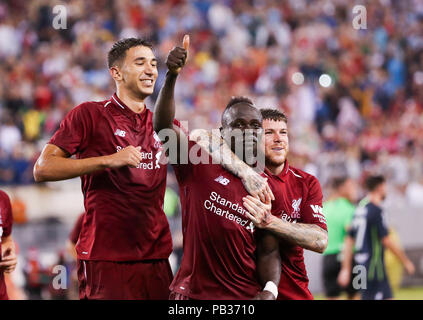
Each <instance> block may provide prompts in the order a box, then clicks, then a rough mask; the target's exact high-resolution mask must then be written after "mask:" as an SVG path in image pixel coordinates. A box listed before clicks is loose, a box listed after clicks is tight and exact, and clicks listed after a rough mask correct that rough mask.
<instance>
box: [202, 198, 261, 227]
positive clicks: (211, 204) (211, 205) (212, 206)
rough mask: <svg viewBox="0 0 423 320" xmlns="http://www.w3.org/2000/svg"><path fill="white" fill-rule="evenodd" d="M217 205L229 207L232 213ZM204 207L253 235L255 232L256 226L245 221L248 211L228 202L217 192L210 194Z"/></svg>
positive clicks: (247, 220) (237, 204)
mask: <svg viewBox="0 0 423 320" xmlns="http://www.w3.org/2000/svg"><path fill="white" fill-rule="evenodd" d="M216 204H219V205H221V206H224V207H227V208H229V209H230V210H231V211H232V212H231V211H229V210H225V209H222V208H220V207H218V206H216ZM203 205H204V208H205V209H206V210H208V211H209V212H211V213H214V214H216V215H218V216H221V217H223V218H225V219H228V220H229V221H233V222H235V223H237V224H239V225H240V226H241V227H245V228H246V229H247V230H248V231H250V232H251V233H253V232H254V224H253V223H252V222H251V221H250V220H249V219H244V218H245V212H246V210H245V209H244V207H243V206H242V205H240V204H239V203H237V202H232V201H230V200H227V199H225V198H223V197H222V196H221V195H220V194H218V193H217V192H215V191H213V192H211V193H210V197H209V199H207V200H205V201H204V203H203ZM236 213H238V214H241V215H243V216H244V217H243V218H241V217H240V216H238V215H237V214H236ZM248 222H250V224H248ZM247 224H248V225H247Z"/></svg>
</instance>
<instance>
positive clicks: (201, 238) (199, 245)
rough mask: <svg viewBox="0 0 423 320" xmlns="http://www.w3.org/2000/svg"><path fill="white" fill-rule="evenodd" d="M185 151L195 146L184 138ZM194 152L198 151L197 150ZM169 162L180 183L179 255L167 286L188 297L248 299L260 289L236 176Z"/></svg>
mask: <svg viewBox="0 0 423 320" xmlns="http://www.w3.org/2000/svg"><path fill="white" fill-rule="evenodd" d="M189 150H190V154H199V153H201V152H198V153H196V152H197V151H199V150H200V146H199V145H198V144H196V143H195V142H192V141H190V142H189ZM196 150H197V151H196ZM206 158H207V159H208V161H209V163H210V164H204V163H198V164H193V163H192V161H190V159H189V163H188V164H177V165H174V170H175V174H176V177H177V180H178V183H179V187H180V198H181V209H182V228H183V230H182V231H183V236H184V240H183V245H184V253H183V258H182V262H181V266H180V268H179V270H178V272H177V274H176V275H175V278H174V280H173V282H172V285H171V287H170V289H171V290H172V291H175V292H177V293H180V294H183V295H185V296H188V297H190V298H191V299H201V300H203V299H206V300H209V299H224V300H237V299H251V298H253V297H254V296H255V295H256V294H257V293H258V292H259V291H260V290H261V287H260V285H259V282H258V278H257V273H256V252H255V251H256V233H257V232H260V231H258V230H257V229H256V228H255V227H254V225H253V223H252V222H251V221H250V220H249V219H248V218H247V217H246V214H245V212H246V209H245V208H244V207H243V200H242V198H243V197H245V196H247V195H248V193H247V191H246V190H245V188H244V186H243V184H242V182H241V180H240V179H239V178H238V177H236V176H235V175H233V174H231V173H229V172H228V171H227V170H225V169H224V168H223V167H222V166H221V165H218V164H211V163H212V160H211V158H210V157H209V156H208V155H207V157H206Z"/></svg>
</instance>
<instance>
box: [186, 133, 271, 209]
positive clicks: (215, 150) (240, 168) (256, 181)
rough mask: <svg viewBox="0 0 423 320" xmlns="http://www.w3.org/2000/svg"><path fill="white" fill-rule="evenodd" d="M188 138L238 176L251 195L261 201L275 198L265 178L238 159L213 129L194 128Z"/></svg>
mask: <svg viewBox="0 0 423 320" xmlns="http://www.w3.org/2000/svg"><path fill="white" fill-rule="evenodd" d="M190 140H192V141H195V142H197V143H198V144H199V145H200V146H201V147H202V148H203V149H204V150H205V151H206V152H208V153H209V154H210V156H211V157H212V159H213V163H216V164H221V165H222V167H224V168H225V169H226V170H228V171H229V172H230V173H232V174H234V175H236V176H237V177H238V178H240V179H241V181H242V183H243V184H244V187H245V189H246V190H247V191H248V193H249V194H251V195H252V196H253V197H259V199H260V200H261V201H263V202H267V201H270V200H275V197H274V195H273V193H272V190H271V189H270V187H269V185H268V184H267V179H266V178H263V177H262V176H260V174H258V173H257V172H256V171H254V169H253V168H251V167H250V166H249V165H247V164H246V163H245V162H244V161H242V160H241V159H239V158H238V157H237V156H236V155H235V154H234V153H233V152H232V150H231V148H230V147H229V146H228V144H227V143H226V142H225V140H223V138H222V137H221V136H220V134H218V133H217V132H214V130H210V131H209V130H205V129H196V130H193V131H192V132H191V134H190Z"/></svg>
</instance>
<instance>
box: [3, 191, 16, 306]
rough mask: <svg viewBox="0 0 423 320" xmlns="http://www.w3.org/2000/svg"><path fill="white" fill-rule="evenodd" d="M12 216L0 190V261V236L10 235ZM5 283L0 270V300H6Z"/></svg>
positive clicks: (7, 201) (5, 194)
mask: <svg viewBox="0 0 423 320" xmlns="http://www.w3.org/2000/svg"><path fill="white" fill-rule="evenodd" d="M12 225H13V216H12V206H11V204H10V199H9V196H8V195H7V193H5V192H4V191H1V190H0V261H1V256H2V251H1V242H2V238H5V237H8V236H10V234H11V233H12ZM7 299H8V297H7V291H6V284H5V282H4V274H3V272H2V271H0V300H7Z"/></svg>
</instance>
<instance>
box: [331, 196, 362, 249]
mask: <svg viewBox="0 0 423 320" xmlns="http://www.w3.org/2000/svg"><path fill="white" fill-rule="evenodd" d="M354 211H355V206H354V205H353V204H352V203H351V202H350V201H349V200H348V199H346V198H342V197H341V198H337V199H334V200H329V201H326V202H325V203H323V214H324V215H325V218H326V221H327V227H328V246H327V248H326V250H325V252H324V253H323V254H324V255H328V254H339V253H340V252H341V251H342V248H343V246H344V240H345V236H346V235H347V230H348V228H349V226H350V225H351V221H352V218H353V216H354Z"/></svg>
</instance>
